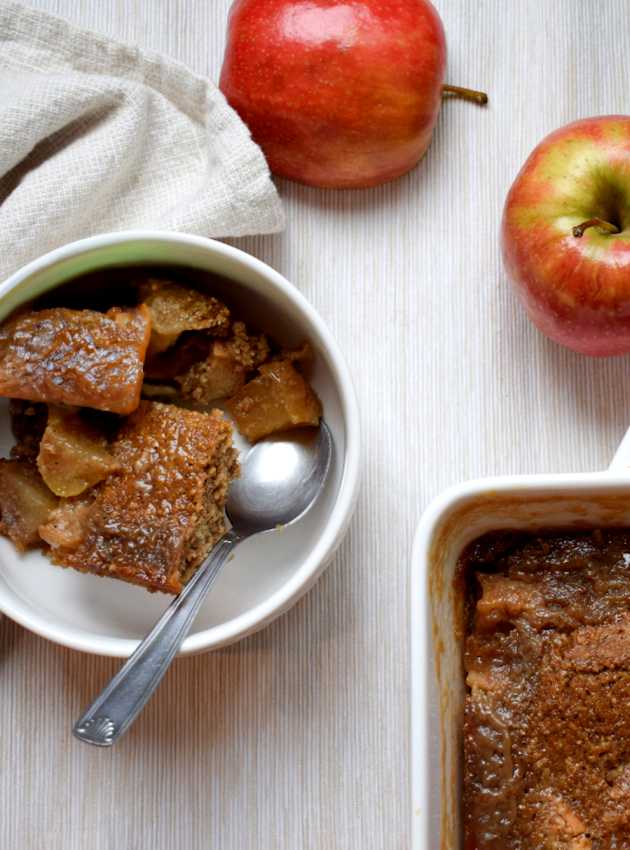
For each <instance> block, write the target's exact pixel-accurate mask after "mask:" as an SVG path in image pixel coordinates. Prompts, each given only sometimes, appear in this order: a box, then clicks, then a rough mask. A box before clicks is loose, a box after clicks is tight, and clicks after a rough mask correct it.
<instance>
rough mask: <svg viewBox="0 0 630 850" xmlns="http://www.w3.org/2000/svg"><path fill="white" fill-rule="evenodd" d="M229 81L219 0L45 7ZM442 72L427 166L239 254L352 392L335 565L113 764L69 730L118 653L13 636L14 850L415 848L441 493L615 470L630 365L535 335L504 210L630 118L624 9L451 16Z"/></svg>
mask: <svg viewBox="0 0 630 850" xmlns="http://www.w3.org/2000/svg"><path fill="white" fill-rule="evenodd" d="M32 5H34V6H38V7H41V8H42V9H46V10H48V11H50V12H54V13H56V14H59V15H62V16H64V17H66V18H68V19H70V20H72V21H74V22H76V23H78V24H81V25H84V26H87V27H90V28H93V29H96V30H99V31H101V32H104V33H107V34H110V35H112V36H116V37H119V38H121V39H124V40H127V41H131V42H135V43H137V44H140V45H141V46H143V47H148V48H153V49H156V50H159V51H162V52H165V53H167V54H170V55H171V56H173V57H175V58H176V59H179V60H181V61H183V62H185V63H188V64H189V65H190V66H191V67H192V68H193V69H194V70H195V71H197V72H199V73H202V74H207V75H208V76H210V77H211V78H213V79H215V80H216V79H218V74H219V69H220V65H221V57H222V52H223V43H224V32H225V19H226V14H227V9H228V6H229V2H228V0H32ZM437 5H438V8H439V11H440V13H441V15H442V17H443V20H444V24H445V27H446V32H447V37H448V42H449V74H448V77H449V81H450V82H452V83H458V84H462V85H470V86H474V87H478V88H483V89H485V90H486V91H487V92H488V93H489V95H490V104H489V106H488V107H487V108H486V109H480V108H478V107H475V106H471V105H468V104H465V103H461V102H455V101H450V102H448V103H446V104H445V106H444V109H443V110H442V114H441V117H440V120H439V124H438V127H437V131H436V134H435V139H434V142H433V145H432V147H431V149H430V151H429V154H428V155H427V157H426V159H425V161H424V162H423V163H422V164H421V165H420V167H419V168H417V169H416V170H415V171H414V172H413V173H411V174H409V175H408V176H406V177H404V178H403V179H401V180H398V181H397V182H395V183H393V184H391V185H387V186H384V187H381V188H378V189H375V190H370V191H361V192H354V193H338V192H333V191H322V192H320V191H315V190H312V189H307V188H303V187H300V186H297V185H292V184H290V183H287V182H283V181H280V182H279V188H280V192H281V194H282V197H283V199H284V201H285V204H286V209H287V213H288V227H287V230H286V232H285V233H283V234H281V235H279V236H274V237H264V238H253V239H245V240H240V241H239V244H240V246H241V247H243V248H244V249H245V250H247V251H250V252H252V253H254V254H255V255H256V256H258V257H261V258H262V259H263V260H265V261H266V262H268V263H270V264H271V265H272V266H274V267H275V268H277V269H279V270H280V271H281V272H283V273H284V274H285V275H286V276H287V277H288V278H289V280H291V281H293V282H294V283H295V284H296V286H298V287H299V288H300V289H301V290H302V292H303V293H304V294H305V295H306V296H307V297H308V298H309V299H310V300H311V301H312V303H313V304H314V305H315V307H316V308H317V309H318V310H319V311H320V312H321V314H322V315H323V317H324V319H325V320H326V321H327V322H328V324H329V325H330V327H331V329H332V330H333V333H334V334H335V335H336V337H337V339H338V340H339V343H340V345H341V347H342V349H343V350H344V351H345V354H346V356H347V358H348V361H349V364H350V367H351V371H352V373H353V375H354V379H355V382H356V388H357V391H358V396H359V402H360V405H361V408H362V414H363V428H364V440H365V446H364V479H363V490H362V495H361V498H360V502H359V506H358V510H357V513H356V516H355V519H354V521H353V523H352V526H351V528H350V532H349V534H348V536H347V538H346V540H345V542H344V544H343V545H342V547H341V549H340V551H339V552H338V554H337V557H336V558H335V560H334V562H333V563H332V565H331V566H330V568H329V570H328V572H327V573H326V574H325V576H324V577H323V578H322V579H321V580H320V582H319V583H318V584H317V586H316V587H315V588H314V590H312V591H311V593H310V594H309V595H308V596H307V597H306V598H305V599H304V600H303V601H302V602H301V603H300V604H298V605H297V606H296V607H295V608H294V609H293V610H292V611H291V612H290V613H288V614H287V615H285V616H284V617H282V618H281V619H280V620H279V621H277V622H276V623H275V624H274V625H273V626H271V627H270V628H268V629H266V630H265V631H264V632H262V633H260V634H258V635H257V636H254V637H253V638H251V639H249V640H246V641H243V642H242V643H241V644H239V645H237V646H234V647H232V648H230V649H227V650H224V651H220V652H217V653H215V654H212V655H204V656H200V657H196V658H191V659H183V660H180V661H178V662H177V663H176V664H175V666H174V668H173V670H172V671H171V672H170V673H169V675H168V677H167V679H166V681H165V683H164V684H163V685H162V687H161V689H160V691H159V693H158V695H157V697H156V698H155V699H154V700H153V702H152V703H151V704H150V706H149V707H148V709H147V710H146V712H145V714H144V715H143V717H142V718H141V719H140V720H139V722H138V723H137V724H136V726H135V727H134V728H133V730H132V731H131V732H130V733H129V735H128V736H127V737H126V739H125V740H124V741H122V742H121V744H119V745H118V746H117V747H116V748H115V749H114V750H113V751H101V750H93V749H90V748H87V747H85V746H83V745H81V744H79V743H77V742H75V741H74V740H73V739H72V738H71V736H70V725H71V721H72V720H73V718H75V717H76V715H77V713H78V711H79V710H80V709H81V708H83V707H84V705H85V704H86V702H87V701H88V700H89V699H90V698H91V697H93V696H94V695H95V693H96V692H97V691H98V690H99V689H100V687H101V686H102V685H103V684H104V683H105V681H106V680H107V679H108V678H109V676H111V675H112V674H113V672H114V670H115V669H116V668H117V666H118V662H116V661H112V660H104V659H98V658H91V657H87V656H82V655H80V654H78V653H75V652H71V651H68V650H64V649H61V648H58V647H56V646H53V645H52V644H49V643H46V642H45V641H44V640H41V639H39V638H37V637H35V636H33V635H31V634H29V633H27V632H25V631H23V630H22V629H21V628H19V627H18V626H15V625H13V624H12V623H11V622H9V621H7V620H6V619H4V620H3V621H2V623H1V624H0V662H1V670H0V682H1V685H0V687H1V689H2V700H1V705H0V711H1V717H0V724H1V728H2V735H1V737H0V740H1V744H0V758H1V760H2V772H1V778H0V782H1V801H2V811H1V818H0V847H1V848H3V850H5V848H6V850H85V848H90V850H144V848H151V850H176V849H177V848H187V850H206V848H216V849H217V850H218V849H219V848H220V850H406V848H408V846H409V820H410V813H409V799H408V798H409V791H408V769H409V757H408V753H409V733H408V723H409V708H408V705H409V700H408V688H409V677H410V670H409V659H408V652H407V645H408V624H407V609H408V599H407V577H408V573H409V565H410V550H411V542H412V537H413V532H414V528H415V526H416V524H417V521H418V518H419V516H420V514H421V511H422V509H423V508H424V507H425V506H426V504H427V502H428V501H429V500H430V499H431V498H432V497H433V496H434V495H436V494H437V493H438V492H439V491H440V490H442V489H443V488H444V487H446V486H448V485H449V484H453V483H455V482H457V481H459V480H461V479H464V478H468V477H471V476H475V477H476V476H482V475H487V474H493V473H510V472H544V471H578V470H593V469H599V468H602V467H604V466H606V465H607V463H608V461H609V459H610V458H611V456H612V454H613V452H614V450H615V447H616V445H617V443H618V441H619V440H620V438H621V436H622V434H623V433H624V431H625V429H626V426H627V425H628V424H629V423H630V393H629V391H628V390H629V384H630V363H629V361H628V359H627V358H617V359H612V360H605V361H594V360H588V359H585V358H582V357H579V356H577V355H573V354H571V353H569V352H567V351H563V350H561V349H560V348H558V347H556V346H555V345H552V344H551V343H548V342H547V341H546V340H545V339H543V338H542V337H541V336H540V335H538V334H537V333H536V332H535V331H534V330H533V328H532V327H531V326H530V325H529V324H528V322H527V320H526V318H525V317H524V315H523V313H522V312H521V309H520V307H519V306H518V305H517V304H516V302H515V300H514V298H513V296H512V294H511V292H510V290H509V288H508V286H507V284H506V281H505V277H504V274H503V271H502V269H501V263H500V257H499V250H498V240H497V230H498V225H499V219H500V213H501V208H502V204H503V200H504V197H505V194H506V191H507V189H508V186H509V185H510V182H511V181H512V179H513V178H514V176H515V174H516V172H517V171H518V168H519V167H520V165H521V163H522V162H523V160H524V158H525V157H526V156H527V154H528V153H529V151H530V150H531V148H532V147H533V146H534V145H535V144H536V142H537V141H538V140H539V139H540V138H541V137H542V136H543V135H545V134H546V133H547V132H549V131H551V130H552V129H554V128H556V127H557V126H559V125H561V124H563V123H565V122H567V121H569V120H572V119H575V118H578V117H581V116H586V115H592V114H598V113H613V112H624V111H626V112H627V111H628V73H627V71H628V56H629V55H630V18H629V16H628V11H629V8H628V0H600V2H597V3H596V2H587V0H553V2H549V0H509V2H506V0H478V2H474V3H473V2H471V0H438V2H437Z"/></svg>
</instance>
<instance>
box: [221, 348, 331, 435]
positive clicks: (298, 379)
mask: <svg viewBox="0 0 630 850" xmlns="http://www.w3.org/2000/svg"><path fill="white" fill-rule="evenodd" d="M259 371H260V375H259V376H258V377H257V378H254V379H253V381H250V382H249V383H248V384H245V386H244V387H242V389H240V390H239V391H238V392H237V393H236V394H235V395H234V396H232V398H231V399H229V401H228V402H226V408H227V409H228V411H229V412H230V413H231V414H232V416H233V417H234V420H235V422H236V426H237V428H238V430H239V431H240V432H241V434H243V436H244V437H246V438H247V439H248V440H250V441H251V442H252V443H254V442H256V441H257V440H261V439H262V438H263V437H268V436H269V435H270V434H273V433H275V432H276V431H286V430H287V429H288V428H297V427H300V426H303V425H317V424H318V423H319V420H320V417H321V415H322V405H321V402H320V400H319V399H318V398H317V396H316V395H315V393H314V392H313V390H312V389H311V387H310V386H309V384H308V383H307V382H306V381H305V379H304V378H303V377H302V375H301V374H300V373H299V372H298V371H297V369H296V368H295V367H294V366H293V364H292V363H290V362H289V361H288V360H276V361H272V362H271V363H265V364H264V365H263V366H261V367H260V370H259Z"/></svg>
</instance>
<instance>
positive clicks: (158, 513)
mask: <svg viewBox="0 0 630 850" xmlns="http://www.w3.org/2000/svg"><path fill="white" fill-rule="evenodd" d="M112 452H113V455H114V457H115V459H116V460H117V461H118V463H119V464H120V471H119V472H116V473H114V474H112V475H110V476H109V478H107V479H106V480H105V481H104V482H103V483H101V484H100V485H98V486H97V487H96V488H95V498H94V501H93V502H92V504H91V505H89V507H88V508H87V510H85V511H84V514H83V517H82V527H81V529H80V532H79V534H77V529H76V526H73V525H72V524H70V527H68V523H67V521H66V519H67V518H64V515H63V513H62V512H58V513H57V516H56V517H55V518H54V523H53V526H52V527H49V528H46V529H42V535H43V536H44V537H45V539H46V540H48V541H49V542H50V543H51V545H52V556H53V559H54V560H55V561H56V562H57V563H59V564H61V565H63V566H68V567H74V568H75V569H78V570H83V571H86V572H91V573H96V574H97V575H109V576H113V577H115V578H120V579H123V580H125V581H129V582H132V583H133V584H139V585H142V586H144V587H146V588H148V589H149V590H161V591H164V592H167V593H179V591H180V590H181V589H182V585H183V582H185V581H186V579H187V578H188V576H189V575H190V574H191V572H193V571H194V569H195V568H196V567H197V566H198V565H199V564H200V563H201V561H202V560H203V558H204V557H205V555H206V553H207V552H208V550H209V548H210V547H211V546H212V545H213V544H214V543H215V542H216V541H217V540H218V539H219V537H221V535H222V534H223V533H224V531H225V520H224V513H223V508H224V504H225V499H226V496H227V488H228V485H229V483H230V481H231V480H232V478H233V477H234V476H235V475H236V474H237V470H238V467H237V461H236V453H235V451H234V449H233V448H232V431H231V428H230V425H229V423H228V422H227V421H225V420H224V419H223V418H222V417H221V415H220V414H219V413H218V412H214V413H212V414H205V413H198V412H196V411H190V410H184V409H181V408H177V407H174V406H171V405H164V404H160V403H157V402H148V401H143V402H141V404H140V407H139V408H138V410H137V411H136V412H135V413H134V414H133V415H132V416H130V417H129V418H128V419H127V420H126V422H125V424H124V425H123V426H122V428H121V431H120V433H119V435H118V437H117V439H116V440H115V441H114V443H113V445H112ZM51 532H52V534H51ZM60 535H61V536H60ZM64 535H65V539H66V540H69V541H70V542H71V545H64ZM79 538H80V539H79ZM55 540H56V541H57V544H56V543H55V542H54V541H55ZM59 543H60V544H61V545H58V544H59Z"/></svg>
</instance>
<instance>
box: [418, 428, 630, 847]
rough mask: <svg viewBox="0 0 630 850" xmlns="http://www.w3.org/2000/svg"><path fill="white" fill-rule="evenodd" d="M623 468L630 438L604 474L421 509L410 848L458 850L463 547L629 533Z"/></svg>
mask: <svg viewBox="0 0 630 850" xmlns="http://www.w3.org/2000/svg"><path fill="white" fill-rule="evenodd" d="M628 469H630V431H629V432H628V434H626V436H625V438H624V440H623V442H622V444H621V445H620V447H619V450H618V451H617V454H616V455H615V458H614V460H613V462H612V464H611V466H610V468H609V469H608V470H607V471H606V472H599V473H590V474H583V475H528V476H509V477H508V476H506V477H503V478H486V479H480V480H477V481H470V482H467V483H465V484H461V485H458V486H456V487H452V488H451V489H449V490H447V491H446V492H445V493H443V494H442V495H440V496H439V497H438V498H437V499H435V500H434V501H433V502H432V503H431V505H430V506H429V507H428V508H427V510H426V511H425V513H424V515H423V517H422V519H421V521H420V525H419V527H418V531H417V534H416V538H415V542H414V548H413V563H412V572H411V665H412V677H411V681H412V694H411V724H412V765H411V769H412V771H411V772H412V777H411V780H412V782H411V784H412V836H413V841H412V848H413V850H460V848H461V846H462V840H461V839H462V835H461V833H462V825H461V817H460V796H461V794H460V789H461V775H460V774H461V749H462V734H461V726H462V705H463V697H464V681H463V667H462V629H461V623H462V613H463V598H462V594H461V591H458V590H457V589H456V587H455V582H454V579H455V571H456V566H457V560H458V557H459V555H460V554H461V552H462V549H463V548H464V547H465V546H466V545H467V544H468V543H470V541H471V540H474V539H475V538H476V537H478V536H479V535H481V534H485V533H486V532H488V531H494V530H497V529H512V528H513V529H538V528H554V527H556V528H558V527H564V528H568V527H577V528H584V527H589V526H615V525H617V526H618V525H627V526H630V479H629V478H628V474H627V472H628ZM624 470H625V473H624Z"/></svg>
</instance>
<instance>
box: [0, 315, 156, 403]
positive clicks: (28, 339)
mask: <svg viewBox="0 0 630 850" xmlns="http://www.w3.org/2000/svg"><path fill="white" fill-rule="evenodd" d="M150 331H151V325H150V318H149V311H148V309H147V308H146V307H143V306H141V307H138V308H135V309H131V310H122V309H119V308H116V307H114V308H112V309H111V310H109V311H108V312H107V313H98V312H95V311H94V310H68V309H66V308H64V307H55V308H51V309H47V310H38V311H29V312H27V313H20V314H18V315H17V316H14V317H13V318H10V319H9V320H8V321H6V322H5V323H4V324H2V325H1V326H0V395H2V396H8V397H9V398H20V399H27V400H29V401H45V402H47V403H49V404H71V405H77V406H83V407H93V408H96V409H98V410H109V411H112V412H114V413H123V414H126V413H131V412H132V411H133V410H135V409H136V407H137V406H138V402H139V401H140V391H141V388H142V376H143V363H144V356H145V352H146V349H147V345H148V343H149V334H150Z"/></svg>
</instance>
